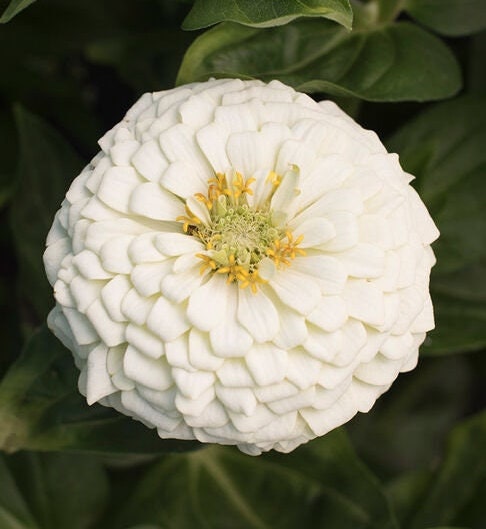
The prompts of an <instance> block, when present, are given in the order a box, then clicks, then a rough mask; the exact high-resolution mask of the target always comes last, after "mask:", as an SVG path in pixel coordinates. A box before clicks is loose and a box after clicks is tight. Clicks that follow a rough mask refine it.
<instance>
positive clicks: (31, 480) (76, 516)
mask: <svg viewBox="0 0 486 529" xmlns="http://www.w3.org/2000/svg"><path fill="white" fill-rule="evenodd" d="M2 479H8V480H9V481H10V483H11V487H12V489H11V490H12V492H14V493H15V495H16V500H17V502H18V503H19V504H23V505H24V506H25V505H27V506H28V512H29V515H30V516H29V524H28V525H25V523H23V522H22V525H20V526H18V525H14V526H13V527H15V528H16V529H18V528H20V527H22V528H24V527H26V528H29V529H30V528H33V527H35V528H39V529H67V528H69V529H90V528H91V527H92V523H93V522H94V521H95V520H96V519H97V518H98V515H99V514H100V512H101V511H102V509H103V508H104V506H105V503H106V501H107V499H108V498H107V496H108V479H107V476H106V473H105V471H104V469H103V468H102V466H101V465H100V463H99V462H98V461H97V460H96V459H94V458H93V457H88V456H86V455H76V456H73V455H68V454H35V453H28V452H24V453H21V454H16V455H15V456H10V457H8V458H7V457H5V456H0V480H2ZM0 516H1V515H0ZM24 519H25V515H24ZM32 519H34V520H35V523H33V522H32V521H31V520H32ZM0 520H1V518H0ZM1 527H2V529H4V527H5V526H4V525H3V524H2V525H1Z"/></svg>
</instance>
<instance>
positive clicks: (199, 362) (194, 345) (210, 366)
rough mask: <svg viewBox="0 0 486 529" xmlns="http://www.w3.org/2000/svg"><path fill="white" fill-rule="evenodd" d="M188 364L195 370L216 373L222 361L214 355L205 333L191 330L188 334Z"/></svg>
mask: <svg viewBox="0 0 486 529" xmlns="http://www.w3.org/2000/svg"><path fill="white" fill-rule="evenodd" d="M189 362H190V363H191V365H192V366H194V367H195V368H196V369H202V370H203V371H216V370H217V369H219V368H220V367H221V366H222V365H223V362H224V360H223V359H222V358H219V357H217V356H215V355H214V353H213V350H212V348H211V345H210V343H209V339H208V335H207V333H203V332H200V331H198V330H197V329H195V328H193V329H191V330H190V332H189Z"/></svg>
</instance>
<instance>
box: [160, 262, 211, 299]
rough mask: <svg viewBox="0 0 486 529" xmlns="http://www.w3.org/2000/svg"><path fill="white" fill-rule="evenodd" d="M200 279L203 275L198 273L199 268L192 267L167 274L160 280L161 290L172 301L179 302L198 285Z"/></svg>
mask: <svg viewBox="0 0 486 529" xmlns="http://www.w3.org/2000/svg"><path fill="white" fill-rule="evenodd" d="M202 280H203V276H201V275H200V274H199V270H197V269H194V268H193V269H192V270H187V271H186V272H181V273H179V274H168V275H167V276H165V277H164V279H163V280H162V283H161V291H162V294H164V296H165V297H167V298H168V299H170V300H171V301H173V302H174V303H181V302H182V301H184V300H185V299H187V298H188V297H189V296H190V295H191V293H192V292H193V291H194V290H195V289H196V288H198V287H199V285H200V284H201V282H202Z"/></svg>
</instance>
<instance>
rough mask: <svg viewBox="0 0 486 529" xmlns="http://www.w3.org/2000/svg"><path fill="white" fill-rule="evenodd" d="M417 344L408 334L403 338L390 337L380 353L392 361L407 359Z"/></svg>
mask: <svg viewBox="0 0 486 529" xmlns="http://www.w3.org/2000/svg"><path fill="white" fill-rule="evenodd" d="M414 346H415V343H414V340H413V337H412V335H411V334H410V333H409V332H407V333H405V334H403V335H402V336H388V338H387V339H386V340H385V341H384V342H383V344H382V345H381V348H380V353H381V354H382V355H383V356H386V358H389V359H390V360H398V359H400V358H402V359H403V358H406V357H408V355H409V354H410V352H411V351H412V350H413V349H414Z"/></svg>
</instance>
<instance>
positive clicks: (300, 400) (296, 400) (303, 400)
mask: <svg viewBox="0 0 486 529" xmlns="http://www.w3.org/2000/svg"><path fill="white" fill-rule="evenodd" d="M315 400H316V388H315V387H314V386H311V387H310V388H307V389H306V390H304V391H300V392H299V393H298V394H297V395H293V396H292V397H287V398H285V399H281V400H276V401H273V402H270V403H269V404H268V407H269V408H270V409H271V410H272V411H273V413H276V414H277V415H284V414H286V413H289V412H292V411H296V410H300V409H302V408H306V407H307V406H312V405H313V404H314V401H315Z"/></svg>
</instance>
